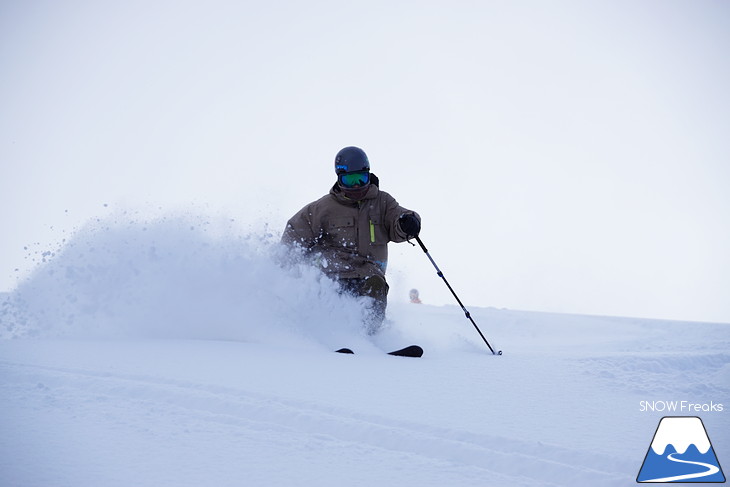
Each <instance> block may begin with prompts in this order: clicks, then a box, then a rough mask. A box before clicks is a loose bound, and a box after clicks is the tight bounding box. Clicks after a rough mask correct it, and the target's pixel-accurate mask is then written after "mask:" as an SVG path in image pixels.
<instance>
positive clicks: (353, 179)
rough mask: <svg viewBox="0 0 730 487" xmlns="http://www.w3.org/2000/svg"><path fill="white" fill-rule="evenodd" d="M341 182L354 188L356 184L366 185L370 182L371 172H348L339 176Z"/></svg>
mask: <svg viewBox="0 0 730 487" xmlns="http://www.w3.org/2000/svg"><path fill="white" fill-rule="evenodd" d="M339 178H340V184H341V185H342V186H344V187H345V188H354V187H355V186H365V185H366V184H368V183H369V182H370V173H369V172H367V171H364V172H346V173H342V174H340V176H339Z"/></svg>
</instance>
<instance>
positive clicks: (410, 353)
mask: <svg viewBox="0 0 730 487" xmlns="http://www.w3.org/2000/svg"><path fill="white" fill-rule="evenodd" d="M388 355H395V356H396V357H420V356H421V355H423V349H422V348H421V347H419V346H418V345H411V346H409V347H406V348H401V349H400V350H394V351H392V352H388Z"/></svg>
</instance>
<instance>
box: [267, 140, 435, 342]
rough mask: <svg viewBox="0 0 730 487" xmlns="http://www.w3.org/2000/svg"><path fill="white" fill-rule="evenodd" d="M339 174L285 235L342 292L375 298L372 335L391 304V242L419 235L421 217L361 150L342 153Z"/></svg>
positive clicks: (337, 164)
mask: <svg viewBox="0 0 730 487" xmlns="http://www.w3.org/2000/svg"><path fill="white" fill-rule="evenodd" d="M335 173H336V174H337V182H336V183H335V184H334V186H332V188H331V189H330V191H329V193H328V194H327V195H325V196H323V197H322V198H320V199H319V200H317V201H314V202H312V203H310V204H308V205H307V206H305V207H304V208H302V209H301V210H300V211H299V212H298V213H297V214H296V215H294V216H293V217H292V218H291V219H290V220H289V221H288V222H287V225H286V229H285V230H284V234H283V235H282V238H281V240H282V242H283V243H285V244H287V245H290V246H300V247H302V248H303V249H304V250H305V252H306V253H307V254H308V255H311V256H312V257H314V259H315V262H317V263H318V264H319V266H320V267H321V269H322V271H323V272H324V273H325V274H326V275H328V276H329V277H331V278H333V279H335V280H337V281H338V282H339V283H340V285H341V287H342V290H343V291H344V292H348V293H351V294H354V295H358V296H369V297H371V298H373V301H372V306H371V308H370V312H369V316H368V318H367V320H366V323H365V325H366V327H367V331H368V333H369V334H374V333H376V332H377V331H378V330H379V328H380V327H381V325H382V323H383V320H384V318H385V308H386V306H387V299H388V284H387V282H386V280H385V269H386V267H387V265H388V242H405V241H406V240H408V239H409V238H412V237H416V236H418V233H419V232H420V230H421V218H420V217H419V216H418V214H417V213H416V212H414V211H411V210H408V209H406V208H403V207H402V206H400V205H399V204H398V202H397V201H396V200H395V199H394V198H393V197H392V196H391V195H389V194H388V193H386V192H385V191H381V190H380V188H379V187H378V184H379V181H378V178H377V177H376V176H375V174H372V173H371V172H370V162H369V161H368V157H367V155H366V154H365V152H364V151H363V150H362V149H360V148H358V147H345V148H344V149H342V150H341V151H340V152H338V153H337V156H336V157H335Z"/></svg>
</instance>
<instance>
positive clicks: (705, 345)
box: [0, 215, 730, 487]
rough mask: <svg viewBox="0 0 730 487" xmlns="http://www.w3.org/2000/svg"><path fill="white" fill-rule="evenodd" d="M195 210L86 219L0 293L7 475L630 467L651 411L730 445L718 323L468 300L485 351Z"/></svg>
mask: <svg viewBox="0 0 730 487" xmlns="http://www.w3.org/2000/svg"><path fill="white" fill-rule="evenodd" d="M193 220H194V221H193V222H191V221H190V219H184V218H162V219H160V220H156V221H152V222H149V221H146V222H145V221H138V220H136V219H135V218H132V217H129V216H128V215H118V216H117V217H116V220H113V221H105V222H99V223H98V224H96V225H94V226H91V227H88V228H86V229H84V230H82V231H80V232H79V233H78V234H77V235H76V236H75V237H74V238H73V239H71V241H70V242H68V243H66V244H64V245H63V246H62V247H61V248H60V249H58V251H57V252H54V253H55V255H53V256H49V258H48V259H46V260H47V262H45V263H43V264H42V265H41V266H39V268H38V270H37V272H36V273H35V274H34V275H33V276H31V277H30V278H29V279H28V280H27V281H26V282H24V283H22V284H21V285H19V286H18V288H17V289H16V290H15V291H14V292H13V293H11V294H10V295H8V296H5V297H4V298H3V299H4V301H3V302H2V308H0V323H1V324H2V326H1V327H0V330H1V331H0V333H2V337H3V339H2V340H0V376H1V377H2V380H1V381H0V389H1V390H0V411H1V412H2V414H1V416H0V418H1V419H0V431H2V434H1V435H0V485H3V486H74V487H77V486H128V485H136V486H148V485H149V486H160V485H175V486H202V485H215V486H240V485H256V486H258V485H261V486H291V485H318V486H319V485H325V486H326V485H343V484H348V485H356V486H357V485H362V486H371V485H398V486H424V485H434V486H437V485H438V486H444V485H460V486H492V485H494V486H542V485H544V486H550V485H556V486H557V485H560V486H588V485H590V486H620V485H632V484H634V483H635V481H634V479H635V477H636V474H637V472H638V471H639V468H640V467H641V462H642V460H643V458H644V456H645V454H646V452H647V449H648V448H649V445H650V443H651V440H652V436H653V434H654V432H655V430H656V426H657V424H658V422H659V419H660V418H661V417H662V416H666V415H691V416H701V417H702V420H703V422H704V424H705V426H706V428H707V431H708V434H709V436H710V439H711V441H712V444H713V447H714V450H715V452H716V453H717V455H718V459H719V461H720V464H721V465H730V435H728V431H730V419H729V418H730V416H729V414H730V413H729V412H728V408H730V396H729V393H730V325H728V324H713V323H680V322H666V321H652V320H638V319H628V318H612V317H595V316H578V315H558V314H546V313H535V312H522V311H513V310H500V309H493V308H488V309H487V308H484V309H477V308H470V311H471V312H472V314H473V316H474V319H475V320H476V322H477V323H478V324H479V326H480V327H481V329H482V331H483V332H484V333H485V335H486V336H487V338H489V339H490V341H491V342H492V344H493V345H494V346H495V347H496V348H499V349H502V350H504V355H503V356H501V357H496V356H492V355H491V354H489V352H488V350H487V349H486V346H485V345H484V343H482V342H481V341H480V339H479V337H478V335H477V333H476V332H475V331H474V329H473V328H472V326H471V324H470V323H469V322H468V321H467V320H466V319H465V317H464V315H463V313H462V312H461V310H460V309H459V308H457V307H455V306H445V307H434V306H428V305H410V304H406V303H399V302H393V303H391V305H390V307H389V311H388V313H389V326H388V328H387V329H386V330H384V331H383V332H382V333H381V334H380V335H379V336H377V337H375V338H368V337H366V336H364V335H363V334H362V333H361V331H360V329H359V327H358V323H359V320H360V317H361V313H362V312H363V306H362V305H363V303H362V302H360V301H358V300H355V299H353V298H348V297H345V296H340V295H339V294H338V293H337V292H336V289H335V287H334V285H333V284H332V283H331V282H330V281H328V280H327V279H325V278H323V277H322V276H320V275H318V274H317V273H316V272H314V271H312V270H311V269H310V268H308V267H307V266H306V265H304V264H301V263H296V262H294V263H292V262H290V261H289V262H288V261H287V260H288V259H289V257H288V256H286V255H284V254H282V253H281V252H280V250H279V249H278V248H277V246H276V245H275V244H272V243H271V241H272V240H275V239H276V238H275V236H269V237H268V238H248V237H241V236H240V235H236V234H235V232H232V231H230V229H229V228H228V227H227V226H226V225H225V224H219V223H214V222H213V223H212V222H210V221H200V220H198V219H195V218H194V219H193ZM426 264H427V263H425V265H426ZM444 265H446V263H444ZM434 278H436V277H434ZM606 299H610V297H606ZM410 343H419V344H421V345H422V346H423V347H424V348H425V350H426V353H425V355H424V357H423V358H421V359H409V358H399V357H390V356H388V355H385V354H384V353H383V350H389V349H392V348H397V347H400V346H402V345H407V344H410ZM341 346H348V347H351V348H353V349H355V351H356V352H357V353H356V355H341V354H335V353H331V350H333V349H335V348H339V347H341ZM642 401H650V402H657V401H658V402H663V401H687V403H691V404H699V405H708V404H710V403H712V404H714V405H715V406H716V405H717V404H722V405H723V410H722V411H717V410H714V411H700V412H697V411H691V412H689V411H684V412H682V411H676V412H667V411H656V410H655V411H646V410H645V408H643V407H642ZM726 474H727V472H726Z"/></svg>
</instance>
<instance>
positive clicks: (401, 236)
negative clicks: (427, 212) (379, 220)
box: [385, 193, 421, 242]
mask: <svg viewBox="0 0 730 487" xmlns="http://www.w3.org/2000/svg"><path fill="white" fill-rule="evenodd" d="M385 208H386V209H385V221H387V222H388V234H389V237H390V240H391V242H405V241H406V240H407V238H408V235H406V233H405V232H404V231H403V229H401V227H400V224H399V223H398V219H399V218H400V217H401V216H403V215H405V214H406V213H412V214H414V215H415V216H416V218H418V221H419V222H420V221H421V217H420V216H419V214H418V213H416V212H415V211H413V210H409V209H408V208H404V207H402V206H400V205H399V204H398V202H397V201H396V200H395V198H393V197H392V196H390V195H389V194H387V193H386V198H385Z"/></svg>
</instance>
